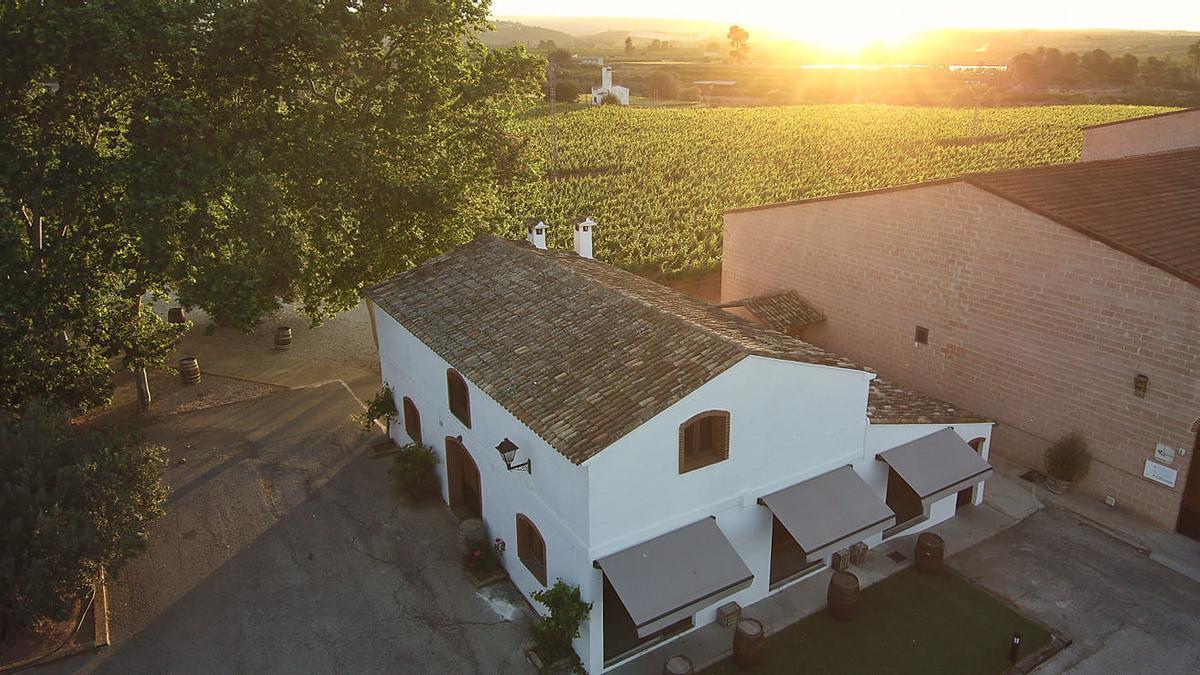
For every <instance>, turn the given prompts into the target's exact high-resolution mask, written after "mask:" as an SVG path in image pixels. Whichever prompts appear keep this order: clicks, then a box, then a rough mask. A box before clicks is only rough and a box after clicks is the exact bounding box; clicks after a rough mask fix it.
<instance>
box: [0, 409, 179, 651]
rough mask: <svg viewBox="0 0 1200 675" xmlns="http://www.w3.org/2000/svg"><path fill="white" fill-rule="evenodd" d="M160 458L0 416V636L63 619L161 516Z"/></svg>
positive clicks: (121, 441) (33, 420)
mask: <svg viewBox="0 0 1200 675" xmlns="http://www.w3.org/2000/svg"><path fill="white" fill-rule="evenodd" d="M162 452H163V451H162V449H161V448H159V447H157V446H153V445H149V444H145V443H142V442H139V441H138V440H137V439H135V438H132V437H130V436H127V435H124V434H121V433H117V432H111V431H106V432H95V431H85V430H82V429H79V428H76V427H73V426H71V425H70V424H68V423H67V422H66V420H65V419H64V418H63V417H62V416H61V415H59V414H55V413H52V412H49V411H47V410H46V408H44V407H43V406H42V405H40V404H37V403H31V404H29V405H27V406H26V408H25V409H24V410H23V414H22V415H20V416H17V415H16V414H14V413H13V412H12V411H0V541H3V542H4V546H0V635H3V633H5V632H7V631H8V630H9V629H11V628H12V627H13V626H16V627H21V626H27V625H29V624H30V623H31V622H33V621H36V620H37V619H41V618H52V619H62V618H63V617H64V615H65V614H66V613H67V612H68V611H69V610H70V608H71V605H72V603H74V601H75V600H76V599H77V598H79V597H80V596H82V595H86V593H87V592H88V591H89V590H90V588H91V587H92V584H94V583H95V581H96V579H97V577H98V576H99V574H100V573H101V572H102V571H105V572H107V571H111V570H113V569H115V568H116V567H118V566H119V565H120V564H121V563H122V562H124V561H125V560H126V559H127V558H129V557H130V556H131V555H133V554H134V553H135V552H137V551H138V550H140V549H141V548H143V547H144V546H145V544H146V538H147V533H148V527H149V524H150V522H151V521H153V520H154V519H155V518H157V517H158V516H159V515H161V513H162V505H163V502H164V501H165V499H166V492H167V491H166V487H165V486H164V485H163V483H162V481H161V471H162V464H163V459H162Z"/></svg>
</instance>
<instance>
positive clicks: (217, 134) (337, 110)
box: [0, 0, 542, 409]
mask: <svg viewBox="0 0 1200 675" xmlns="http://www.w3.org/2000/svg"><path fill="white" fill-rule="evenodd" d="M486 21H487V6H486V4H485V3H476V2H473V1H471V0H448V1H447V2H441V3H415V4H414V3H392V2H387V1H384V2H380V3H357V2H351V3H342V4H338V3H312V2H309V1H308V0H278V1H277V2H272V3H266V2H264V1H263V0H251V1H250V2H245V3H233V4H230V3H225V2H220V1H219V0H197V1H196V2H190V3H175V2H168V1H166V0H112V2H107V3H103V5H99V4H96V3H83V4H80V3H67V2H62V1H61V0H48V1H47V2H43V3H21V4H17V5H15V6H14V5H11V4H9V5H5V9H0V34H3V35H5V40H4V41H2V42H0V274H2V275H3V277H0V282H2V283H0V285H2V289H0V308H2V309H3V310H4V320H3V321H0V342H2V344H0V366H3V368H2V369H0V370H3V374H0V405H3V406H4V407H8V408H13V407H16V406H19V405H20V404H21V403H22V402H23V401H25V400H28V399H29V398H31V397H33V396H48V397H52V398H54V399H55V400H56V401H59V402H61V403H63V404H64V405H68V406H71V407H73V408H77V409H78V408H86V407H89V406H94V405H97V404H101V403H103V402H104V401H106V400H107V398H108V396H109V388H110V384H109V380H108V378H107V377H105V376H104V371H105V370H106V368H107V359H108V358H110V357H113V356H120V357H122V362H123V363H125V364H127V365H128V367H130V368H133V369H137V370H139V371H140V370H141V369H142V368H144V367H149V366H156V365H165V364H166V359H167V358H168V356H169V354H170V348H171V347H172V346H173V345H174V343H175V341H176V339H177V337H178V330H179V329H178V328H177V327H172V326H169V325H167V324H166V323H165V322H163V321H162V320H161V319H160V318H158V317H157V316H155V315H154V314H153V313H152V312H149V311H148V310H147V309H146V308H145V307H143V305H142V301H143V298H145V297H147V295H148V294H151V295H153V294H160V295H162V294H166V293H175V294H177V296H178V298H179V301H180V303H181V304H183V305H184V306H185V307H201V308H203V309H204V310H206V311H207V312H208V313H209V314H211V315H212V316H213V317H214V318H215V319H216V320H217V321H218V322H219V323H221V324H224V325H230V326H235V327H238V328H241V329H244V330H249V329H251V328H253V327H254V326H255V325H256V324H257V323H258V322H259V321H260V320H261V319H262V318H263V317H264V316H265V315H267V314H269V313H271V312H273V311H275V310H277V309H278V307H279V306H280V303H282V302H297V303H298V304H299V305H300V308H301V310H302V311H303V312H305V313H306V314H307V315H308V316H309V317H310V318H311V319H312V320H313V321H314V322H319V321H320V320H322V319H323V318H326V317H328V316H330V315H332V314H333V313H335V312H337V311H340V310H343V309H346V308H348V307H350V306H352V305H353V304H354V303H356V302H357V301H358V292H359V289H360V288H362V286H363V285H364V284H365V283H367V282H369V281H373V280H378V279H381V278H384V277H386V276H389V275H391V274H395V273H396V272H399V271H400V270H403V269H406V268H408V267H410V266H412V265H413V264H415V263H416V262H418V261H420V260H422V259H424V258H426V257H428V256H430V255H432V254H435V253H438V252H440V251H442V250H445V249H446V248H448V247H450V246H452V245H454V244H456V243H459V242H461V241H464V240H466V239H467V238H469V237H470V236H472V231H473V230H474V229H477V228H478V227H479V225H478V224H479V223H484V222H488V221H489V220H491V219H492V216H493V214H495V213H497V212H498V211H499V209H500V206H501V205H500V198H499V190H500V187H501V186H502V184H504V183H505V182H508V181H511V180H514V179H516V178H517V177H519V176H522V175H524V174H525V172H526V171H527V170H528V159H527V157H526V156H525V152H526V151H525V150H524V144H523V143H522V142H521V141H520V139H519V138H518V137H517V135H516V133H515V127H514V126H513V124H512V120H513V116H514V114H515V113H516V112H517V111H518V110H520V109H521V108H522V107H523V106H525V105H526V104H528V103H530V102H532V101H533V100H534V99H535V97H536V96H537V90H538V87H539V82H540V79H541V77H542V71H541V65H540V60H539V59H536V58H533V57H532V56H530V55H529V54H528V53H527V52H526V51H525V49H524V48H523V47H517V48H513V49H508V50H487V49H486V48H484V47H483V46H482V44H481V43H479V42H478V40H477V39H475V38H474V37H473V36H474V35H475V34H477V33H478V32H480V31H481V30H482V29H483V27H484V26H485V25H486ZM46 36H53V39H49V38H47V37H46ZM246 45H254V49H247V48H246ZM416 45H419V48H417V47H416ZM47 373H49V374H51V378H52V379H54V378H56V379H57V383H55V382H51V383H47V384H44V385H43V384H41V383H40V382H39V381H38V378H40V377H43V376H44V374H47ZM142 374H143V375H144V373H142ZM139 379H144V378H139ZM145 394H148V391H147V392H145ZM144 401H145V402H147V403H148V396H146V398H145V399H144Z"/></svg>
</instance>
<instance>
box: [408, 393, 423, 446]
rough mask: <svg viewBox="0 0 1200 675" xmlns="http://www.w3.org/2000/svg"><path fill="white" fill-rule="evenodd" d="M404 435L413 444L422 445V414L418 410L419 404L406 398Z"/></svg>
mask: <svg viewBox="0 0 1200 675" xmlns="http://www.w3.org/2000/svg"><path fill="white" fill-rule="evenodd" d="M404 433H406V434H408V437H409V438H410V439H411V440H412V442H413V443H416V444H417V445H421V444H422V443H421V413H420V412H419V411H418V410H417V404H415V403H413V402H412V399H411V398H409V397H407V396H405V397H404Z"/></svg>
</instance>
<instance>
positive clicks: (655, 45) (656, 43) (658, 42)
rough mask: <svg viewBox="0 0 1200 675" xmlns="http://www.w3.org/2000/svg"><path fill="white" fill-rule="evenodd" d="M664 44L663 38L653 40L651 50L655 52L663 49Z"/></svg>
mask: <svg viewBox="0 0 1200 675" xmlns="http://www.w3.org/2000/svg"><path fill="white" fill-rule="evenodd" d="M662 46H663V43H662V40H651V41H650V50H651V51H655V52H656V51H659V50H661V49H662Z"/></svg>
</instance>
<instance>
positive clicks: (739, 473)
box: [581, 356, 872, 672]
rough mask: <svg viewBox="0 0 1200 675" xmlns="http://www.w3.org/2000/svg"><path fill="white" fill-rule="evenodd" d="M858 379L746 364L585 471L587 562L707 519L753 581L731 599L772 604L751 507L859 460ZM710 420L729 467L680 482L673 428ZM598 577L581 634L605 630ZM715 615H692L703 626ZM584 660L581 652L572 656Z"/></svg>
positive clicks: (760, 510)
mask: <svg viewBox="0 0 1200 675" xmlns="http://www.w3.org/2000/svg"><path fill="white" fill-rule="evenodd" d="M871 377H872V376H871V375H870V374H868V373H863V372H860V371H854V370H846V369H839V368H829V367H823V366H813V365H809V364H803V363H796V362H791V361H780V360H775V359H768V358H761V357H755V356H751V357H747V358H745V359H743V360H742V361H741V362H739V363H737V364H735V365H734V366H733V367H732V368H730V369H729V370H727V371H725V372H724V373H722V374H720V375H718V376H717V377H716V378H714V379H713V380H711V381H709V382H708V383H706V384H705V385H703V386H701V387H700V388H699V389H697V390H696V391H694V392H692V393H691V394H689V395H687V396H686V397H684V398H683V399H682V400H680V401H678V402H677V403H675V404H674V405H672V406H671V407H669V408H667V409H666V410H665V411H663V412H662V413H659V414H658V415H656V416H655V417H654V418H653V419H651V420H650V421H648V422H646V423H645V424H644V425H642V426H641V427H639V428H637V429H636V430H634V431H633V432H632V433H630V434H628V435H627V436H625V437H623V438H622V439H620V440H619V441H617V442H616V443H614V444H613V445H611V446H609V447H608V448H606V449H605V450H604V451H603V452H601V453H600V454H598V455H596V456H595V457H593V458H592V459H590V460H588V461H587V462H585V466H586V467H587V468H588V474H589V478H590V482H591V490H590V492H589V493H588V499H589V502H590V506H589V510H590V512H591V518H590V526H591V535H590V538H591V541H592V542H594V544H593V547H592V554H591V557H592V559H593V560H595V559H599V558H601V557H604V556H605V555H608V554H610V553H614V552H617V551H620V550H623V549H625V548H628V547H629V546H632V545H635V544H638V543H641V542H643V541H646V540H648V539H652V538H654V537H657V536H659V535H662V534H665V533H667V532H670V531H672V530H675V529H678V528H680V527H683V526H685V525H688V524H691V523H694V522H697V521H699V520H702V519H704V518H707V517H709V516H715V517H716V519H717V525H718V526H719V527H720V528H721V531H722V532H723V533H724V534H725V536H726V537H727V538H728V539H729V541H730V543H732V544H733V546H734V548H735V549H737V551H738V554H739V555H741V556H742V559H743V560H744V561H745V562H746V565H747V566H749V567H750V570H751V571H752V572H753V573H754V576H755V579H754V583H753V584H752V585H751V586H750V587H749V588H747V589H746V590H743V591H741V592H739V593H737V594H736V595H733V596H731V597H730V598H727V599H724V600H722V601H721V603H718V604H723V603H724V602H728V601H730V600H734V601H738V602H741V603H742V604H743V605H746V604H749V603H751V602H754V601H756V600H759V599H761V598H763V597H765V596H766V595H767V594H768V593H769V589H768V585H769V580H770V565H771V561H770V541H771V513H770V511H769V510H767V508H766V507H764V506H760V505H759V504H758V503H757V499H758V498H759V497H761V496H763V495H765V494H769V493H770V492H773V491H775V490H778V489H781V488H784V487H787V486H789V485H792V484H794V483H797V482H800V481H801V480H804V479H807V478H811V477H813V476H817V475H820V474H822V473H825V472H827V471H831V470H833V469H836V468H838V467H839V466H844V465H846V464H854V465H855V466H857V465H859V464H861V463H862V462H863V461H864V453H863V437H864V435H865V433H866V425H867V421H866V400H867V390H868V386H869V382H870V378H871ZM707 410H726V411H728V412H729V413H730V434H729V436H730V437H729V459H727V460H725V461H722V462H718V463H716V464H713V465H710V466H706V467H704V468H701V469H697V470H695V471H690V472H688V473H685V474H680V473H679V425H680V424H682V423H683V422H685V421H687V420H688V419H690V418H691V417H692V416H694V415H696V414H698V413H701V412H705V411H707ZM602 584H603V577H602V575H601V573H600V572H599V571H598V570H597V571H593V573H592V579H591V583H590V592H589V589H588V588H587V586H585V587H584V588H585V591H584V592H585V594H587V595H588V596H589V599H590V600H591V601H592V602H593V603H594V607H593V609H592V615H591V618H590V620H589V622H588V625H595V626H601V625H603V619H604V611H603V610H604V608H603V598H602V593H601V589H602ZM715 614H716V606H715V605H714V606H713V607H710V608H708V609H705V610H703V611H701V612H700V613H699V614H697V615H696V618H695V625H696V626H697V627H699V626H703V625H705V624H707V623H711V622H712V621H713V620H714V617H715ZM588 648H589V653H588V655H587V656H586V657H585V658H584V663H585V665H587V666H588V667H589V672H599V671H600V669H601V668H602V664H603V644H602V640H593V641H592V642H591V644H589V645H588ZM582 654H583V652H581V655H582Z"/></svg>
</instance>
